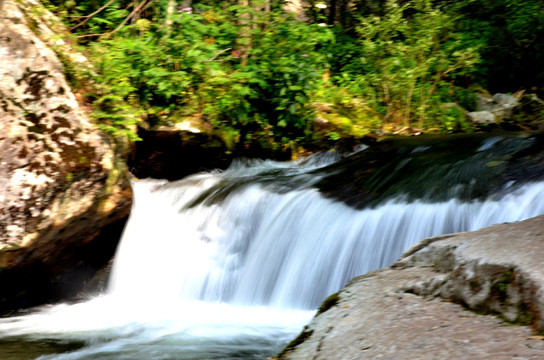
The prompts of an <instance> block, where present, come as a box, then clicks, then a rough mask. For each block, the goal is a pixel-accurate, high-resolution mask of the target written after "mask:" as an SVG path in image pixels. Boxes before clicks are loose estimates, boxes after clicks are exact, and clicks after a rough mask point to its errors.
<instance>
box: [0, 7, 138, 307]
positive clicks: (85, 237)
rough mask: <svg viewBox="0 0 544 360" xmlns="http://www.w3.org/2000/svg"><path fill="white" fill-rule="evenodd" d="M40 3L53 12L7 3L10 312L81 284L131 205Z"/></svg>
mask: <svg viewBox="0 0 544 360" xmlns="http://www.w3.org/2000/svg"><path fill="white" fill-rule="evenodd" d="M34 5H35V6H38V8H35V7H34V8H33V11H34V12H35V13H40V12H41V13H47V11H46V10H45V9H44V8H43V7H42V6H41V5H40V4H39V3H35V4H34V2H33V1H32V4H29V3H26V4H23V5H19V4H17V3H15V2H13V1H3V2H1V3H0V62H1V66H0V282H1V283H2V287H1V288H0V311H2V310H6V309H9V308H13V307H18V306H24V305H31V304H32V303H34V302H40V301H45V300H49V298H51V297H52V296H53V295H55V294H53V293H56V292H60V293H62V292H64V290H66V289H62V290H60V289H53V288H54V287H59V286H61V287H62V286H64V285H66V286H68V287H77V285H75V284H74V283H73V282H72V281H71V280H70V279H72V280H73V279H75V278H78V279H79V277H80V276H81V273H82V272H83V273H84V272H86V271H88V267H92V266H91V265H89V264H88V260H89V259H90V258H94V259H96V258H101V256H96V255H97V254H100V253H102V252H104V249H108V250H107V251H109V255H105V256H104V257H105V258H106V259H103V260H102V261H104V262H105V261H107V258H108V257H109V256H111V253H112V252H113V249H114V248H115V241H116V239H117V238H118V235H119V234H118V233H119V231H120V228H122V219H124V218H126V216H127V214H128V212H129V210H130V203H131V201H130V199H131V192H130V187H129V183H128V180H127V177H126V170H125V169H124V167H123V165H122V162H121V161H119V159H118V158H117V157H116V155H115V153H114V146H113V144H112V143H111V142H109V141H108V140H107V139H105V138H103V137H101V135H100V134H99V133H98V132H97V130H96V129H95V128H94V127H93V125H92V124H91V123H90V122H89V120H88V118H87V116H86V114H85V113H84V112H83V111H82V109H81V107H80V106H79V104H78V102H77V100H76V97H75V95H74V94H73V92H72V90H71V88H70V86H69V84H68V83H67V81H66V79H65V76H64V67H63V65H62V63H61V61H60V60H59V58H58V57H57V55H56V54H55V52H54V51H53V50H52V49H51V48H49V47H48V45H46V44H45V43H44V42H43V41H42V40H41V39H40V38H39V37H38V36H37V35H36V34H35V33H34V32H33V31H32V30H31V29H36V28H38V27H40V26H44V27H45V26H46V25H44V24H39V23H38V22H39V21H40V19H41V18H49V17H50V16H49V17H48V16H36V18H33V19H32V20H29V19H27V18H26V17H25V13H24V11H23V10H24V9H25V8H24V7H25V6H26V7H32V6H34ZM27 10H28V9H27ZM49 15H50V14H49ZM120 221H121V223H120ZM108 232H111V233H110V235H108V236H106V237H105V238H104V237H102V238H100V234H104V233H108ZM97 239H100V240H99V241H97ZM112 243H113V245H111V244H112ZM93 255H94V256H93ZM99 261H100V260H99ZM95 265H96V264H95ZM70 272H73V276H72V275H68V273H70ZM53 283H55V284H53ZM59 284H60V285H59ZM73 290H76V289H73Z"/></svg>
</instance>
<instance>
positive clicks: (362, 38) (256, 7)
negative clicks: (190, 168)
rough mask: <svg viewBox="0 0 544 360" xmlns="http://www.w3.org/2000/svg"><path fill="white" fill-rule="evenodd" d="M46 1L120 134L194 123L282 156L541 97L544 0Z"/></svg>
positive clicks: (106, 122)
mask: <svg viewBox="0 0 544 360" xmlns="http://www.w3.org/2000/svg"><path fill="white" fill-rule="evenodd" d="M47 4H48V6H49V8H50V9H51V10H52V11H53V12H54V13H56V14H57V15H59V16H60V17H61V18H62V19H63V20H64V21H65V22H66V24H67V26H68V27H69V28H70V30H71V32H72V34H73V37H74V40H76V41H77V42H78V43H79V44H80V45H81V46H82V49H83V50H84V51H85V52H87V53H88V54H89V56H90V58H91V60H92V61H93V62H94V64H95V66H96V73H94V74H93V79H94V82H93V83H94V85H93V86H86V87H85V93H86V97H87V99H88V101H89V103H90V104H92V107H93V109H94V116H95V117H96V119H97V120H98V121H99V123H100V124H102V125H101V126H102V127H103V128H104V129H106V130H109V131H112V132H122V131H127V132H130V131H129V130H130V129H131V125H132V124H135V123H138V122H139V123H145V124H146V125H147V126H151V127H152V126H157V125H161V124H170V125H171V124H174V123H177V122H181V121H187V120H190V121H198V122H200V123H204V124H206V126H208V128H209V129H210V130H214V131H216V132H217V133H220V134H222V136H223V137H224V138H225V140H226V141H227V142H228V143H229V144H231V145H232V146H235V145H236V144H238V145H239V146H244V145H248V144H250V143H260V144H262V145H265V146H269V147H280V146H287V145H291V146H292V145H293V144H295V143H298V144H308V143H311V142H312V141H315V140H316V138H317V137H326V138H327V137H328V138H329V139H330V140H337V139H339V138H341V137H345V136H362V135H364V134H366V133H369V132H380V131H395V130H398V129H401V128H405V129H421V130H425V131H444V132H455V131H467V130H470V125H469V124H467V123H466V121H465V119H464V117H463V116H462V114H460V110H459V107H455V106H445V104H448V103H452V102H455V103H458V104H460V105H461V106H462V107H463V108H465V109H468V110H472V109H473V107H474V103H475V93H476V91H481V90H482V89H487V90H489V91H491V92H495V91H503V92H508V91H510V92H514V91H518V90H520V89H527V90H531V91H533V92H538V91H543V90H544V89H542V87H543V84H544V68H543V67H542V66H541V64H542V63H544V41H543V40H542V39H544V1H543V0H527V1H512V0H496V1H489V0H462V1H455V2H453V1H445V0H444V1H432V0H412V1H394V0H376V1H369V0H366V1H348V0H329V1H326V2H325V1H313V0H309V1H305V2H302V6H301V8H300V9H298V10H297V11H291V10H289V7H286V2H285V1H278V0H225V1H207V0H200V1H198V0H193V1H190V0H183V1H182V0H67V1H64V0H49V1H48V2H47ZM316 118H317V119H318V121H315V119H316ZM319 120H320V121H319ZM324 120H327V121H324Z"/></svg>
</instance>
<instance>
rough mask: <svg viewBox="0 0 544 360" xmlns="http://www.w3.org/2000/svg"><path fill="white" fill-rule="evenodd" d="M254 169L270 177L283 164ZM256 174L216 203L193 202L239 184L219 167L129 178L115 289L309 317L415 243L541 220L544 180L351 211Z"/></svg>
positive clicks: (306, 187)
mask: <svg viewBox="0 0 544 360" xmlns="http://www.w3.org/2000/svg"><path fill="white" fill-rule="evenodd" d="M261 166H262V168H260V170H261V172H262V173H264V175H263V176H268V175H267V174H269V173H270V171H271V170H282V169H281V167H283V166H284V164H278V166H279V168H277V169H274V168H271V166H272V165H271V163H266V164H264V165H261ZM256 169H257V170H258V169H259V166H258V165H253V167H252V168H251V170H249V169H247V172H253V173H252V174H251V175H247V174H246V175H241V176H242V177H248V176H251V178H252V181H251V182H247V181H243V182H244V186H242V187H239V188H236V190H233V191H232V192H230V193H229V194H227V195H225V194H223V196H222V199H221V200H220V201H218V202H217V203H211V204H207V203H206V201H202V202H200V203H198V204H197V205H194V206H189V205H190V204H192V203H193V202H194V201H195V199H197V198H199V197H202V194H206V195H207V196H211V195H212V194H213V191H211V189H213V188H214V187H215V186H217V185H218V184H221V185H222V186H223V187H224V186H228V185H226V184H225V183H223V184H222V181H223V180H225V179H227V180H228V184H231V185H232V184H237V182H240V181H242V180H240V179H239V178H236V176H234V175H233V174H231V173H229V171H228V170H227V172H226V173H215V174H213V173H212V174H198V175H194V176H190V177H188V178H186V179H184V180H182V181H179V182H176V183H164V182H163V181H160V180H142V181H137V182H136V183H135V184H134V190H135V207H134V209H133V212H132V214H131V219H130V220H129V225H128V227H127V229H126V231H125V234H124V237H123V240H122V243H121V246H120V248H119V252H118V254H117V258H116V262H115V265H114V271H113V275H112V281H111V286H110V291H111V293H112V294H114V295H118V296H126V297H130V298H165V297H180V298H183V299H184V300H202V301H208V302H225V303H231V304H238V305H259V306H261V305H262V306H270V307H275V308H292V309H314V308H316V307H317V306H318V305H319V304H320V303H321V301H323V299H324V298H325V297H326V296H327V295H328V294H331V293H333V292H335V291H338V290H339V289H340V288H341V287H342V286H343V285H345V283H346V282H347V281H349V280H350V279H351V278H353V277H354V276H357V275H361V274H364V273H366V272H368V271H371V270H374V269H378V268H381V267H385V266H388V265H390V264H391V263H392V262H394V261H395V260H396V259H398V257H399V256H400V255H401V254H402V252H404V251H405V250H407V249H408V248H409V247H410V246H411V245H413V244H414V243H416V242H417V241H419V240H421V239H423V238H426V237H430V236H435V235H440V234H445V233H452V232H459V231H469V230H476V229H479V228H482V227H485V226H489V225H492V224H495V223H502V222H507V221H517V220H523V219H527V218H529V217H533V216H536V215H539V214H542V213H544V202H542V201H539V200H540V199H543V198H544V184H543V183H535V184H531V185H527V186H525V187H522V188H519V189H517V190H516V191H514V192H512V193H509V194H507V195H505V196H502V197H501V198H500V199H497V200H486V201H473V202H468V203H467V202H461V201H459V200H455V199H452V200H449V201H446V202H440V203H425V202H422V201H414V202H411V203H406V202H405V201H403V200H402V198H401V197H400V198H399V199H392V200H388V201H386V202H385V203H384V204H382V205H380V206H378V207H376V208H366V209H362V210H357V209H354V208H351V207H349V206H347V205H345V204H344V203H342V202H338V201H334V200H331V199H326V198H324V197H322V196H321V195H320V193H319V191H317V190H316V189H315V188H313V187H312V186H311V184H312V183H313V182H315V181H316V179H315V178H311V179H307V183H306V184H305V183H302V182H301V181H298V183H297V186H296V188H295V189H290V190H289V191H286V192H284V191H278V189H277V184H275V183H271V184H266V183H265V184H263V183H260V182H259V180H260V178H259V175H258V171H257V170H256ZM233 172H235V173H237V174H240V173H243V172H244V171H243V170H240V168H239V167H237V168H236V170H234V171H233ZM255 173H256V174H255ZM275 174H276V176H278V173H275ZM299 174H300V173H297V174H296V175H299ZM291 176H295V174H291ZM223 197H224V198H223Z"/></svg>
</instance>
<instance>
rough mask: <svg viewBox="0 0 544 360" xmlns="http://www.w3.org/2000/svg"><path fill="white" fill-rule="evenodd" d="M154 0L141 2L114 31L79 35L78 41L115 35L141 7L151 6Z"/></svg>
mask: <svg viewBox="0 0 544 360" xmlns="http://www.w3.org/2000/svg"><path fill="white" fill-rule="evenodd" d="M153 1H154V0H149V1H148V0H143V1H142V2H141V3H140V4H138V6H136V8H134V10H132V12H131V13H130V14H129V15H128V16H127V17H126V18H125V19H124V20H123V21H122V22H121V24H119V26H117V27H116V28H115V29H113V30H112V31H110V32H106V33H102V34H87V35H79V36H78V39H80V38H85V37H94V36H104V35H111V34H113V33H116V32H117V31H119V30H121V28H122V27H123V26H124V25H125V24H126V23H127V22H128V21H129V20H130V19H132V17H133V16H134V15H136V14H137V13H138V12H139V11H140V10H141V9H142V8H143V7H144V5H146V3H148V4H151V3H152V2H153Z"/></svg>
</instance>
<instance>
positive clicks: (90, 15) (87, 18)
mask: <svg viewBox="0 0 544 360" xmlns="http://www.w3.org/2000/svg"><path fill="white" fill-rule="evenodd" d="M114 1H115V0H110V1H108V2H107V3H106V4H105V5H104V6H102V7H101V8H100V9H98V10H96V11H95V12H93V13H92V14H89V15H87V16H84V18H85V20H83V21H82V22H80V23H79V24H77V25H76V26H73V27H71V28H70V31H72V30H75V29H77V28H78V27H80V26H82V25H84V24H85V23H86V22H87V21H89V20H91V19H92V17H93V16H95V15H96V14H98V13H100V12H101V11H102V10H104V9H105V8H107V7H108V6H110V5H111V3H112V2H114Z"/></svg>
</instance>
